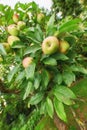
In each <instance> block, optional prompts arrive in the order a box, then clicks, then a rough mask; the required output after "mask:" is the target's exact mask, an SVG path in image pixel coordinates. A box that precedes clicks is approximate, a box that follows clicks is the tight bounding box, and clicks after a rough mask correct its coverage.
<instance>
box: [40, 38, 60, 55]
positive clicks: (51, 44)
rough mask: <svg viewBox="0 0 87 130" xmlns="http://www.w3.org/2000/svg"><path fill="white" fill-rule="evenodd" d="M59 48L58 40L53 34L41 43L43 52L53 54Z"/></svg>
mask: <svg viewBox="0 0 87 130" xmlns="http://www.w3.org/2000/svg"><path fill="white" fill-rule="evenodd" d="M58 49H59V40H58V39H57V38H56V37H55V36H49V37H47V38H46V39H44V41H43V43H42V51H43V53H44V54H49V55H51V54H53V53H55V52H57V51H58Z"/></svg>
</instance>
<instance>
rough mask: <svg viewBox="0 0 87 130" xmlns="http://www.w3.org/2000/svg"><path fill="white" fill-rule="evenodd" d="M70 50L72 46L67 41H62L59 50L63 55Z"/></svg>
mask: <svg viewBox="0 0 87 130" xmlns="http://www.w3.org/2000/svg"><path fill="white" fill-rule="evenodd" d="M69 48H70V45H69V43H68V42H67V41H64V40H60V48H59V50H60V52H61V53H66V52H67V50H68V49H69Z"/></svg>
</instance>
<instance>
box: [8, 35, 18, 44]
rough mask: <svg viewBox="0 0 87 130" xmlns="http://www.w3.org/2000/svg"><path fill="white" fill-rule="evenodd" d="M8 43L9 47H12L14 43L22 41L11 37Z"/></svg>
mask: <svg viewBox="0 0 87 130" xmlns="http://www.w3.org/2000/svg"><path fill="white" fill-rule="evenodd" d="M7 41H8V43H9V45H10V46H12V45H13V43H14V42H16V41H20V39H19V38H18V37H17V36H9V37H8V39H7Z"/></svg>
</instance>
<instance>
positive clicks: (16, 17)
mask: <svg viewBox="0 0 87 130" xmlns="http://www.w3.org/2000/svg"><path fill="white" fill-rule="evenodd" d="M13 21H14V22H15V23H17V22H18V21H19V15H18V14H14V15H13Z"/></svg>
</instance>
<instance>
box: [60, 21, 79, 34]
mask: <svg viewBox="0 0 87 130" xmlns="http://www.w3.org/2000/svg"><path fill="white" fill-rule="evenodd" d="M80 22H81V19H73V20H70V21H68V22H66V23H63V25H61V26H60V27H59V34H60V33H64V32H69V31H73V30H77V29H78V28H79V23H80Z"/></svg>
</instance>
